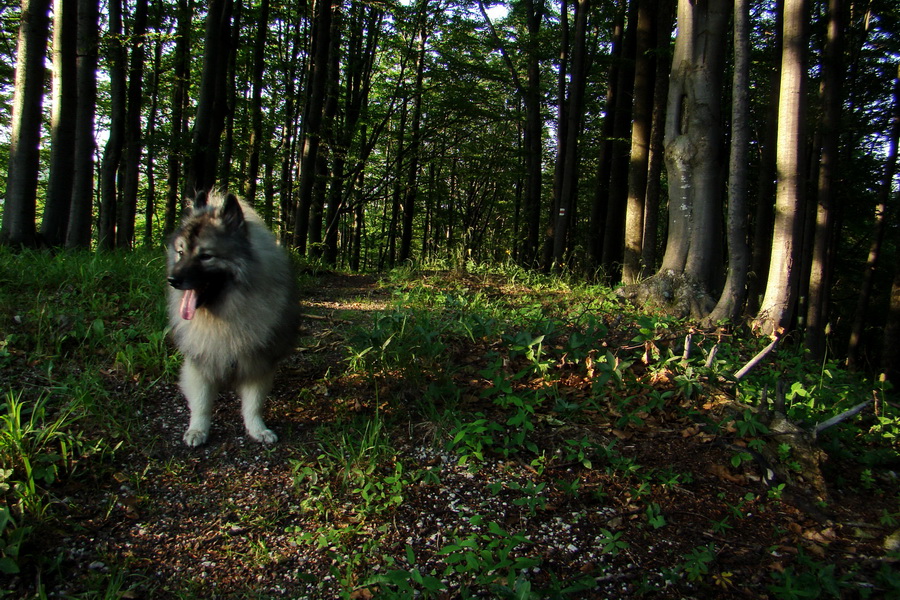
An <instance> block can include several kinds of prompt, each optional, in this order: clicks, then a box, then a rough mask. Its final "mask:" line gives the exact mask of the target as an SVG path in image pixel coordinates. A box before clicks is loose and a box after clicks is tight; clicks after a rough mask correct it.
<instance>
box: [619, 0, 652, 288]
mask: <svg viewBox="0 0 900 600" xmlns="http://www.w3.org/2000/svg"><path fill="white" fill-rule="evenodd" d="M635 1H636V2H637V4H638V9H637V13H638V14H637V28H636V30H635V43H636V48H635V62H634V101H633V103H632V120H631V161H630V162H629V166H628V200H627V204H626V211H625V257H624V261H623V269H622V281H623V282H624V283H626V284H630V283H637V281H638V280H639V279H640V276H641V271H642V270H643V265H641V256H642V246H643V240H644V210H645V205H644V199H645V195H646V193H647V166H648V162H649V159H650V124H651V117H652V106H653V61H652V60H651V57H650V49H651V47H652V45H653V33H654V31H653V22H654V19H653V15H652V11H651V9H650V2H649V0H635Z"/></svg>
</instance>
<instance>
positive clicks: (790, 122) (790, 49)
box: [753, 0, 806, 335]
mask: <svg viewBox="0 0 900 600" xmlns="http://www.w3.org/2000/svg"><path fill="white" fill-rule="evenodd" d="M805 5H806V3H805V1H804V0H786V1H785V3H784V33H783V36H782V40H783V46H782V60H781V84H780V91H779V102H778V145H777V151H776V152H777V153H776V159H775V160H776V164H777V171H778V182H777V184H776V188H775V226H774V228H773V233H772V254H771V262H770V266H769V277H768V280H767V282H766V294H765V296H764V297H763V301H762V305H761V306H760V308H759V313H758V314H757V316H756V318H755V319H754V321H753V327H754V329H755V330H757V331H758V332H759V333H760V334H761V335H777V334H778V333H779V332H780V331H781V330H783V329H786V328H787V327H789V326H790V321H791V318H792V317H793V315H794V309H795V306H794V303H795V293H794V286H795V283H796V280H797V272H798V269H799V264H798V262H797V253H796V248H797V244H798V239H797V238H798V232H799V225H800V223H799V221H800V215H801V214H802V207H803V177H804V176H803V167H804V162H803V147H804V137H803V129H804V128H803V118H804V115H805V107H804V104H805V103H804V101H803V93H804V90H803V88H804V63H805V61H804V54H805V49H806V35H805V33H804V24H805V16H806V6H805Z"/></svg>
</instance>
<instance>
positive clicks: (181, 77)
mask: <svg viewBox="0 0 900 600" xmlns="http://www.w3.org/2000/svg"><path fill="white" fill-rule="evenodd" d="M192 4H193V3H192V2H191V0H178V8H177V25H176V31H175V63H174V69H173V73H172V76H173V79H174V83H173V86H172V119H171V127H172V141H171V144H170V147H169V157H168V159H167V161H166V216H165V225H163V233H164V234H165V235H168V234H170V233H172V232H173V231H174V230H175V222H176V221H177V219H178V214H179V212H180V210H179V208H180V206H181V202H180V201H179V199H180V198H181V197H182V189H181V181H180V180H181V165H182V160H183V159H184V156H185V149H186V147H187V140H186V139H185V134H184V132H185V129H186V127H185V122H184V108H185V102H186V99H187V86H188V77H189V75H190V57H191V48H190V44H191V35H190V31H191V29H190V26H191V14H192V12H193V6H192Z"/></svg>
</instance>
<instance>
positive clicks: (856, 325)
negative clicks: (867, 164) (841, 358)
mask: <svg viewBox="0 0 900 600" xmlns="http://www.w3.org/2000/svg"><path fill="white" fill-rule="evenodd" d="M891 121H892V123H891V131H890V133H889V136H888V139H887V145H888V148H887V157H886V160H885V163H884V170H883V174H882V177H881V185H880V189H879V193H878V203H877V205H876V206H875V217H874V219H873V221H874V223H873V231H872V239H871V242H870V244H869V255H868V257H867V258H866V265H865V270H864V271H863V282H862V286H860V290H859V296H858V299H857V304H856V311H855V312H854V314H853V323H852V325H851V329H850V341H849V343H848V345H847V363H848V364H849V365H851V366H855V365H856V361H857V358H858V353H859V349H860V343H861V341H862V335H863V328H864V327H865V324H866V321H867V318H866V314H867V312H868V307H869V301H870V298H871V295H872V288H873V286H874V279H875V269H876V268H877V266H878V262H879V259H880V257H881V246H882V244H883V242H884V235H885V229H886V228H887V221H888V201H889V200H890V198H891V195H892V194H893V193H894V176H895V175H896V174H897V153H898V144H900V69H898V73H897V77H896V78H895V79H894V112H893V115H892V118H891ZM895 279H898V278H897V277H896V276H895ZM895 293H896V292H893V291H892V292H891V300H892V306H891V310H892V311H894V310H896V307H894V306H893V301H894V296H895ZM894 327H896V325H895V324H892V325H891V328H892V329H893V328H894ZM891 354H892V353H891ZM888 362H890V363H893V360H890V361H888ZM896 366H897V365H896V363H894V364H892V365H891V368H892V369H893V368H896Z"/></svg>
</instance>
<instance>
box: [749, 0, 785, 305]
mask: <svg viewBox="0 0 900 600" xmlns="http://www.w3.org/2000/svg"><path fill="white" fill-rule="evenodd" d="M774 8H775V31H774V36H773V37H774V43H773V48H772V52H773V57H772V59H771V62H772V63H773V64H774V66H773V68H772V72H771V73H770V75H769V102H768V107H767V110H766V113H765V117H764V122H765V125H764V126H763V139H762V140H760V146H761V149H760V155H759V177H757V181H758V183H757V187H756V211H755V219H754V225H753V243H752V244H751V248H750V250H751V257H750V273H749V281H748V283H747V314H748V315H752V314H755V313H756V311H757V310H759V306H760V303H761V302H762V297H763V294H764V293H765V289H766V288H765V283H766V280H767V279H768V274H769V260H770V259H771V252H772V229H773V225H774V223H775V179H776V171H775V169H776V165H775V154H776V150H777V147H778V104H779V95H780V93H781V87H780V85H779V82H780V81H781V60H780V57H781V48H782V44H783V40H782V37H783V31H784V0H775V7H774Z"/></svg>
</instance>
